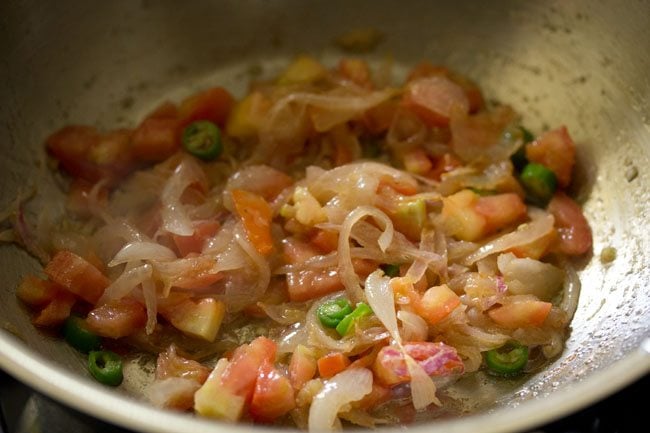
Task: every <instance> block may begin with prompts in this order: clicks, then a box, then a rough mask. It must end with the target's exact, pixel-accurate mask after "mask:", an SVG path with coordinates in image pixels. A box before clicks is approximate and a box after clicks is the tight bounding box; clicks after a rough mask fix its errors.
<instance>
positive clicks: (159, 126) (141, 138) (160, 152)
mask: <svg viewBox="0 0 650 433" xmlns="http://www.w3.org/2000/svg"><path fill="white" fill-rule="evenodd" d="M179 130H180V127H179V122H178V120H177V119H175V118H159V117H151V118H147V119H144V120H143V121H142V123H140V125H139V126H138V128H137V129H136V130H135V133H134V134H133V140H132V151H133V154H134V156H135V157H136V158H137V159H138V160H140V161H144V162H159V161H164V160H165V159H167V158H169V157H170V156H172V155H173V154H174V153H175V152H177V151H178V150H179V149H180V148H181V142H180V139H179Z"/></svg>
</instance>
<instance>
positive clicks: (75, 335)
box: [63, 316, 102, 353]
mask: <svg viewBox="0 0 650 433" xmlns="http://www.w3.org/2000/svg"><path fill="white" fill-rule="evenodd" d="M63 337H64V338H65V341H67V342H68V344H70V346H72V347H74V348H75V349H77V350H78V351H80V352H83V353H88V352H90V351H91V350H98V349H99V348H100V347H101V345H102V339H101V338H100V337H99V336H98V335H96V334H94V333H93V332H91V331H90V330H89V329H88V326H87V325H86V321H85V320H84V319H82V318H81V317H78V316H70V317H68V318H67V319H66V321H65V322H64V323H63Z"/></svg>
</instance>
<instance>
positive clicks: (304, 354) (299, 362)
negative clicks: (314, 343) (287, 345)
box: [289, 344, 318, 390]
mask: <svg viewBox="0 0 650 433" xmlns="http://www.w3.org/2000/svg"><path fill="white" fill-rule="evenodd" d="M317 369H318V365H317V362H316V355H315V353H314V351H313V350H311V349H309V348H307V347H305V346H303V345H301V344H300V345H298V346H297V347H296V348H295V350H294V351H293V353H292V354H291V361H290V363H289V380H290V381H291V385H292V386H293V388H294V389H296V390H298V389H301V388H302V387H303V386H304V385H305V384H306V383H307V382H309V381H310V380H311V379H313V378H314V375H315V374H316V371H317Z"/></svg>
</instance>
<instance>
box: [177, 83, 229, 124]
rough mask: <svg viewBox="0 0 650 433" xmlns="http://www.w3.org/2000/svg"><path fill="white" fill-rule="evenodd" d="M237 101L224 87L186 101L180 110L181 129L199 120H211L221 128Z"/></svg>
mask: <svg viewBox="0 0 650 433" xmlns="http://www.w3.org/2000/svg"><path fill="white" fill-rule="evenodd" d="M234 103H235V100H234V99H233V97H232V95H231V94H230V93H229V92H228V91H227V90H226V89H224V88H223V87H214V88H212V89H208V90H205V91H203V92H200V93H197V94H195V95H192V96H190V97H189V98H187V99H185V100H184V101H183V102H182V103H181V105H180V107H179V108H178V114H179V120H180V126H181V128H184V127H185V126H187V125H189V124H190V123H192V122H194V121H197V120H209V121H211V122H214V123H216V124H217V125H219V126H220V127H223V126H224V125H225V124H226V119H227V118H228V114H230V110H231V109H232V106H233V105H234Z"/></svg>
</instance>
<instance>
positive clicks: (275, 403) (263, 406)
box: [249, 361, 296, 423]
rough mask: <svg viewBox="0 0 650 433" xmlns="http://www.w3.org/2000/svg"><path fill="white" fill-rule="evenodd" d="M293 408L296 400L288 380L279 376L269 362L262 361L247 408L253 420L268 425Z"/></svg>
mask: <svg viewBox="0 0 650 433" xmlns="http://www.w3.org/2000/svg"><path fill="white" fill-rule="evenodd" d="M295 407H296V400H295V398H294V391H293V388H292V387H291V383H290V382H289V379H288V378H287V377H286V376H284V375H282V374H280V372H279V371H278V370H277V369H275V368H274V367H273V364H272V363H271V362H268V361H264V362H263V363H262V366H261V367H260V368H259V373H258V376H257V380H256V381H255V390H254V391H253V397H252V399H251V404H250V408H249V413H250V415H251V417H252V418H253V420H255V421H257V422H263V423H269V422H272V421H274V420H276V419H277V418H280V417H281V416H283V415H285V414H287V413H288V412H289V411H291V410H292V409H293V408H295Z"/></svg>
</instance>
